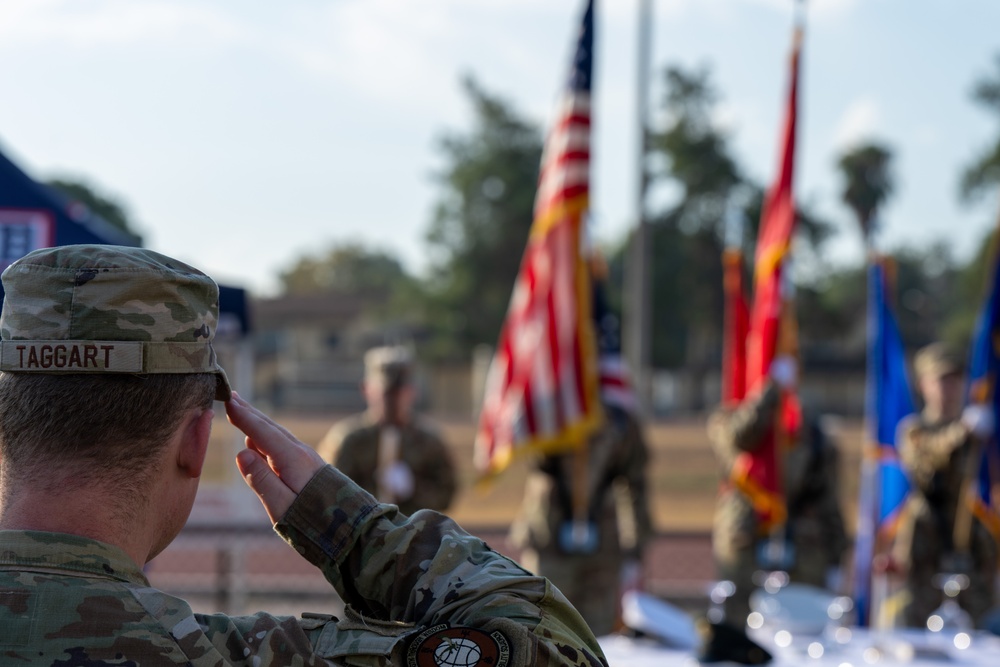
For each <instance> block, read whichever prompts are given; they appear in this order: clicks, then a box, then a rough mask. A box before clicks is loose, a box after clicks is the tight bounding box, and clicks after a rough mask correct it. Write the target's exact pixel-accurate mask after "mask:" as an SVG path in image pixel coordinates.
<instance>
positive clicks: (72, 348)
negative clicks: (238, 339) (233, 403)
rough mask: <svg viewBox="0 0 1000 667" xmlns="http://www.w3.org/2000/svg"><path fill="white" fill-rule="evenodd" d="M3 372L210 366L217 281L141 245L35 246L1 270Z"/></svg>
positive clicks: (197, 369) (220, 383)
mask: <svg viewBox="0 0 1000 667" xmlns="http://www.w3.org/2000/svg"><path fill="white" fill-rule="evenodd" d="M0 280H2V281H3V287H4V291H5V292H6V295H5V297H4V301H3V312H2V313H0V370H2V371H4V372H8V373H94V372H96V373H135V374H145V373H152V374H175V373H214V374H215V375H216V379H217V387H216V392H215V398H216V399H217V400H220V401H227V400H229V397H230V395H231V393H232V392H231V390H230V387H229V380H228V379H227V378H226V373H225V371H223V370H222V367H221V366H219V363H218V360H217V358H216V354H215V349H214V348H213V347H212V340H213V339H214V337H215V330H216V326H217V324H218V320H219V287H218V285H216V284H215V281H214V280H212V279H211V278H209V277H208V276H206V275H205V274H204V273H202V272H201V271H199V270H198V269H195V268H193V267H191V266H188V265H187V264H184V263H183V262H179V261H177V260H175V259H171V258H170V257H167V256H165V255H161V254H160V253H157V252H154V251H152V250H146V249H144V248H129V247H124V246H110V245H71V246H62V247H58V248H43V249H41V250H35V251H34V252H31V253H29V254H27V255H25V256H24V257H22V258H21V259H19V260H17V261H16V262H14V263H13V264H11V265H10V266H9V267H7V269H6V270H4V272H3V274H2V276H0Z"/></svg>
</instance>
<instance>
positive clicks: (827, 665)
mask: <svg viewBox="0 0 1000 667" xmlns="http://www.w3.org/2000/svg"><path fill="white" fill-rule="evenodd" d="M850 634H851V636H850V639H849V640H848V641H846V642H838V641H837V640H836V639H835V638H833V637H820V636H812V637H810V636H802V637H795V638H792V640H791V643H790V644H789V645H787V646H784V647H780V646H777V645H775V644H774V641H773V638H771V639H768V638H767V637H763V636H754V639H755V640H757V641H758V642H759V643H760V644H761V645H763V646H764V647H765V648H767V650H768V651H770V652H771V654H772V655H773V656H774V661H773V662H772V663H770V664H771V665H773V666H774V667H786V666H787V667H793V666H794V667H802V666H805V667H867V666H868V665H874V666H876V667H897V666H900V667H902V666H906V667H942V666H943V665H976V666H982V667H1000V637H997V636H996V635H992V634H989V633H974V634H972V635H971V643H970V645H969V646H968V648H964V649H959V648H956V647H955V646H954V644H953V643H952V642H951V641H949V638H948V637H944V636H941V635H934V634H932V633H930V632H921V631H916V630H914V631H908V630H904V631H899V632H895V633H891V634H884V635H881V636H875V635H873V634H871V633H869V632H868V631H866V630H864V629H857V628H855V629H852V630H851V633H850ZM841 639H842V640H843V639H844V637H843V636H842V637H841ZM785 640H787V637H786V638H781V641H782V643H784V641H785ZM600 643H601V647H602V648H603V649H604V653H605V655H606V656H607V658H608V664H609V665H611V667H653V666H654V665H655V667H664V666H665V665H670V666H674V665H676V666H684V665H688V666H692V665H697V664H698V661H697V659H696V658H695V655H694V653H692V652H691V651H683V650H677V649H671V648H668V647H666V646H664V645H663V644H661V643H659V642H657V641H656V640H653V639H647V638H640V639H634V638H630V637H624V636H620V635H608V636H606V637H601V638H600ZM959 643H962V642H961V641H960V642H959Z"/></svg>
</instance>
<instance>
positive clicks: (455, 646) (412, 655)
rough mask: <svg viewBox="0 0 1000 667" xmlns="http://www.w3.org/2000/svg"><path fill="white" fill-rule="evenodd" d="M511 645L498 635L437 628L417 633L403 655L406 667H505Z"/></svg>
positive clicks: (499, 633)
mask: <svg viewBox="0 0 1000 667" xmlns="http://www.w3.org/2000/svg"><path fill="white" fill-rule="evenodd" d="M510 648H511V647H510V641H509V640H508V639H507V637H506V636H505V635H504V634H503V633H502V632H500V631H494V632H491V633H486V632H484V631H483V630H480V629H478V628H468V627H462V626H448V625H447V624H441V625H436V626H434V627H432V628H428V629H427V630H425V631H424V632H422V633H420V635H418V636H417V637H416V638H415V639H414V640H413V642H412V643H411V644H410V646H409V648H408V649H407V652H406V664H407V666H408V667H507V665H508V664H509V662H510Z"/></svg>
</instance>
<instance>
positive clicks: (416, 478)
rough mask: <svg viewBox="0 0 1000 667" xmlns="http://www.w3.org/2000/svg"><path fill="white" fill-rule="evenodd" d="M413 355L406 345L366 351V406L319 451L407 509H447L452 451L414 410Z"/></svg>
mask: <svg viewBox="0 0 1000 667" xmlns="http://www.w3.org/2000/svg"><path fill="white" fill-rule="evenodd" d="M412 373H413V360H412V356H411V354H410V351H409V350H408V349H407V348H405V347H402V346H391V347H377V348H373V349H371V350H369V351H368V352H367V353H366V354H365V379H364V383H363V391H364V395H365V400H366V401H367V403H368V409H367V410H366V411H365V412H363V413H361V414H359V415H356V416H354V417H350V418H348V419H345V420H344V421H342V422H340V423H338V424H336V425H334V427H333V428H331V429H330V431H329V432H328V433H327V434H326V436H325V437H324V438H323V441H322V442H321V443H320V445H319V447H318V448H317V449H318V451H319V453H320V455H321V456H322V457H323V458H324V459H325V460H326V461H328V462H330V463H332V464H333V465H334V466H336V467H337V468H338V469H339V470H340V471H341V472H343V473H344V474H345V475H347V476H348V477H350V478H351V479H353V480H354V481H355V482H357V483H358V485H359V486H361V488H363V489H365V490H366V491H368V492H370V493H372V494H373V495H375V497H376V498H378V499H379V501H380V502H383V503H391V504H393V505H397V506H398V507H399V509H400V511H402V512H403V513H404V514H413V513H414V512H416V511H417V510H419V509H432V510H437V511H444V510H446V509H447V508H448V506H449V505H450V504H451V502H452V499H453V498H454V496H455V490H456V486H457V482H456V474H455V466H454V463H453V462H452V459H451V455H450V454H449V453H448V448H447V446H445V444H444V442H443V440H442V439H441V437H440V436H439V435H438V433H437V431H436V429H435V428H434V427H433V426H432V425H431V424H429V423H428V422H427V421H426V420H424V419H422V418H421V417H420V416H418V415H415V414H413V402H414V400H415V399H416V390H415V388H414V386H413V382H412Z"/></svg>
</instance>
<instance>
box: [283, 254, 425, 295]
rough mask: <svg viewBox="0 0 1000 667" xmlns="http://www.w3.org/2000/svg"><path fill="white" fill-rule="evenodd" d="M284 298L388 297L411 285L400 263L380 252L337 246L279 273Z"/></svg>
mask: <svg viewBox="0 0 1000 667" xmlns="http://www.w3.org/2000/svg"><path fill="white" fill-rule="evenodd" d="M278 279H279V281H280V283H281V289H282V292H283V293H284V294H315V293H318V292H342V293H346V294H366V295H367V294H370V295H381V296H388V295H390V294H392V293H393V292H394V291H396V290H399V289H401V288H402V287H403V286H404V285H406V284H407V283H409V282H411V281H412V278H411V277H410V275H409V274H408V273H407V272H406V269H405V268H404V267H403V265H402V264H401V263H400V261H399V260H398V259H397V258H396V257H395V256H393V255H391V254H389V253H388V252H386V251H384V250H378V249H370V248H367V247H365V246H364V245H362V244H360V243H341V244H336V245H333V246H331V247H330V248H329V249H328V250H326V251H325V252H322V253H320V254H316V255H306V256H303V257H300V258H298V259H296V260H295V261H294V262H293V263H292V265H291V266H290V267H288V268H287V269H285V270H283V271H281V272H280V274H279V276H278Z"/></svg>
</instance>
